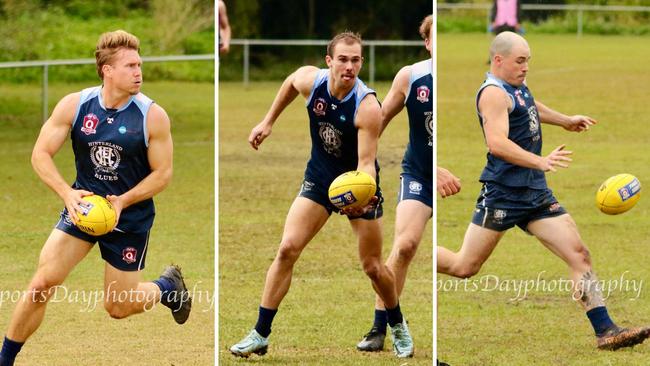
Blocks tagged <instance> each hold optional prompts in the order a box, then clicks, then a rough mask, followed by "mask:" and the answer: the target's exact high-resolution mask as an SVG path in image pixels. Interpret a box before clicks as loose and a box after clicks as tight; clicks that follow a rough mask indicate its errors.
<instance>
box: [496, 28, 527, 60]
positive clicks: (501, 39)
mask: <svg viewBox="0 0 650 366" xmlns="http://www.w3.org/2000/svg"><path fill="white" fill-rule="evenodd" d="M515 46H524V47H525V48H529V47H528V42H526V40H525V39H524V37H522V36H520V35H518V34H517V33H513V32H501V33H499V34H498V35H497V36H496V37H495V38H494V40H493V41H492V44H491V45H490V59H493V58H494V56H495V55H501V56H508V55H510V52H511V51H512V49H513V47H515Z"/></svg>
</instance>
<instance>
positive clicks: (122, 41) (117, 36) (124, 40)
mask: <svg viewBox="0 0 650 366" xmlns="http://www.w3.org/2000/svg"><path fill="white" fill-rule="evenodd" d="M120 49H127V50H135V51H138V52H140V40H138V37H136V36H134V35H133V34H131V33H128V32H125V31H123V30H121V29H120V30H116V31H114V32H106V33H104V34H102V35H101V36H100V37H99V41H97V47H95V62H96V64H97V75H99V78H100V79H102V80H104V73H103V72H102V66H104V65H106V64H110V63H111V61H112V59H113V56H115V54H116V53H117V52H118V51H119V50H120Z"/></svg>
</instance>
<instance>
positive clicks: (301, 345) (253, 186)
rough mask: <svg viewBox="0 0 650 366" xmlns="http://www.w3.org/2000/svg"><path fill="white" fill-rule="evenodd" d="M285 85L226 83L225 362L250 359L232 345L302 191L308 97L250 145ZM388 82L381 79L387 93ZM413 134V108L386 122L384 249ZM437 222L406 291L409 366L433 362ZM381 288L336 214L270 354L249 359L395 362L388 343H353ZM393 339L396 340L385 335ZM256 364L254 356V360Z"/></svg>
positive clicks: (298, 279) (296, 285) (294, 290)
mask: <svg viewBox="0 0 650 366" xmlns="http://www.w3.org/2000/svg"><path fill="white" fill-rule="evenodd" d="M279 86H280V83H254V84H252V85H251V86H250V88H249V89H243V88H242V86H241V84H240V83H225V82H222V83H220V85H219V88H220V89H219V94H220V106H219V109H220V111H219V141H220V144H219V154H220V155H219V294H220V296H219V347H218V353H219V362H220V364H221V365H234V364H245V363H246V362H245V361H243V360H241V359H235V358H233V357H232V356H231V355H230V353H229V352H228V347H230V345H232V344H234V343H235V342H237V341H239V340H240V339H241V338H242V337H243V336H244V335H246V334H247V333H248V331H249V330H250V329H251V328H252V327H253V326H254V325H255V321H256V319H257V308H258V306H259V302H260V296H261V293H262V288H263V285H264V278H265V274H266V270H267V269H268V267H269V265H270V264H271V261H272V260H273V257H274V256H275V253H276V251H277V248H278V244H279V242H280V238H281V235H282V228H283V224H284V219H285V216H286V213H287V211H288V208H289V205H290V204H291V202H292V200H293V199H294V197H295V196H296V194H297V193H298V189H299V186H300V183H301V182H302V176H303V173H304V169H305V165H306V163H307V160H308V157H309V148H310V143H311V142H310V138H309V127H308V120H307V114H306V111H305V107H304V101H303V99H302V98H298V100H296V101H294V103H292V104H291V105H290V106H289V107H288V108H287V110H285V111H284V113H283V114H282V115H281V116H280V118H279V120H278V121H277V123H276V125H275V127H274V130H273V134H272V135H271V136H270V137H269V138H268V139H267V140H266V141H265V142H264V144H263V145H262V146H261V148H260V151H254V150H253V149H251V148H250V147H249V145H248V143H247V137H248V134H249V132H250V129H251V128H252V127H253V126H254V125H255V124H257V123H258V121H260V120H261V119H262V117H263V116H264V114H265V113H266V110H267V108H268V107H269V105H270V104H271V102H272V100H273V97H274V96H275V93H276V91H277V89H278V88H279ZM388 87H389V84H387V83H383V84H380V85H378V86H377V89H378V95H379V97H380V99H383V97H384V96H385V95H386V92H387V90H388ZM407 139H408V125H407V122H406V113H405V112H403V113H401V114H400V115H399V116H398V117H397V118H396V119H395V120H394V121H393V122H392V123H391V125H389V128H388V130H387V131H386V133H385V134H384V137H382V140H381V141H380V147H379V162H380V165H381V178H382V179H381V182H382V189H383V191H384V195H385V197H386V202H385V204H384V209H385V214H384V228H383V232H384V253H385V256H387V255H388V252H389V251H390V248H391V246H392V238H393V224H394V218H395V204H396V199H395V197H396V192H397V184H398V176H399V172H400V162H401V158H402V154H403V153H404V147H405V145H406V142H407ZM431 253H432V250H431V230H430V229H429V230H427V233H426V234H425V236H424V238H423V240H422V243H421V246H420V248H419V252H418V255H417V256H416V258H415V259H414V261H413V263H412V265H411V268H410V271H409V274H408V279H407V283H406V287H405V291H404V294H403V296H402V299H401V307H402V309H403V311H404V314H405V316H406V317H407V319H409V323H410V328H411V331H412V334H413V337H414V340H415V345H416V354H415V358H414V359H412V360H409V361H406V362H407V364H409V365H431V363H432V356H431V355H432V337H431V334H432V332H431V324H432V318H431V314H432V312H431V297H432V292H431V291H432V282H431V278H432V255H431ZM373 302H374V292H373V290H372V288H371V286H370V280H368V279H367V277H366V276H365V274H364V273H363V270H362V269H361V266H360V264H359V259H358V255H357V245H356V241H355V238H354V235H353V234H352V230H351V229H350V226H349V224H348V220H347V219H346V218H344V217H342V216H339V215H333V216H332V217H331V218H330V220H329V222H328V223H327V224H326V225H325V227H324V228H323V229H322V230H321V232H320V233H319V234H318V235H317V236H316V238H314V239H313V240H312V242H311V243H310V244H309V245H308V246H307V248H306V249H305V251H304V252H303V253H302V256H301V258H300V259H299V261H298V263H297V264H296V266H295V268H294V277H293V282H292V286H291V290H290V291H289V293H288V295H287V296H286V297H285V299H284V301H283V302H282V304H281V306H280V311H279V312H278V314H277V316H276V318H275V321H274V324H273V334H272V335H271V340H270V342H271V343H270V347H269V353H268V354H267V355H265V356H264V357H262V358H260V357H257V356H251V357H252V360H251V361H252V362H255V363H258V362H259V363H264V364H270V365H287V364H291V365H397V364H400V363H399V361H397V359H396V358H395V357H394V355H393V354H392V352H390V351H389V348H388V347H387V348H386V351H384V352H381V353H378V354H362V353H359V352H357V351H356V350H355V345H356V343H357V342H358V341H359V340H360V337H361V336H362V335H363V334H364V333H365V332H366V331H367V330H368V329H369V327H370V325H371V322H372V317H373ZM387 345H390V341H387ZM249 362H250V361H249Z"/></svg>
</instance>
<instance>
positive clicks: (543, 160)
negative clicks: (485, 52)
mask: <svg viewBox="0 0 650 366" xmlns="http://www.w3.org/2000/svg"><path fill="white" fill-rule="evenodd" d="M511 103H512V101H511V100H510V98H508V96H507V95H506V93H505V92H504V91H503V90H501V89H499V88H496V87H492V86H488V87H486V88H485V89H484V90H483V92H482V93H481V96H480V99H479V103H478V107H479V111H480V112H481V116H482V117H483V131H484V132H485V140H486V143H487V146H488V150H489V151H490V153H491V154H492V155H494V156H496V157H498V158H500V159H503V160H505V161H507V162H509V163H511V164H514V165H518V166H522V167H525V168H532V169H539V170H542V171H545V172H546V171H549V170H550V171H555V168H554V166H560V167H563V168H567V167H568V165H567V163H566V162H569V161H571V159H570V158H569V157H568V155H571V151H566V150H564V145H562V146H559V147H557V148H556V149H555V150H553V151H552V152H551V153H550V154H549V155H548V156H546V157H542V156H539V155H536V154H533V153H531V152H529V151H526V150H524V149H522V148H521V147H520V146H519V145H517V144H516V143H514V142H513V141H512V140H510V139H509V138H508V132H509V124H508V110H509V109H510V107H511Z"/></svg>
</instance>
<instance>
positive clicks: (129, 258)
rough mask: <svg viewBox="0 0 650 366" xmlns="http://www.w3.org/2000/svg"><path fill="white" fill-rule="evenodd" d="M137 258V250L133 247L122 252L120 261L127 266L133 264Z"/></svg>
mask: <svg viewBox="0 0 650 366" xmlns="http://www.w3.org/2000/svg"><path fill="white" fill-rule="evenodd" d="M137 257H138V250H137V249H135V248H134V247H126V248H124V249H123V250H122V260H123V261H125V262H126V263H128V264H131V263H135V260H136V258H137Z"/></svg>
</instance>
